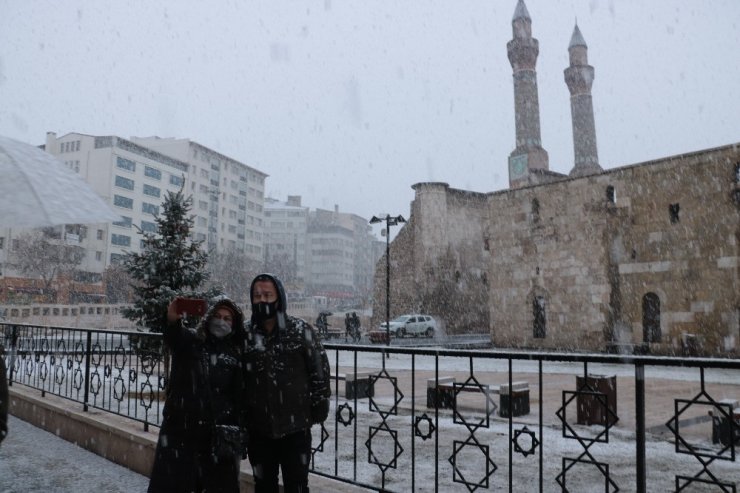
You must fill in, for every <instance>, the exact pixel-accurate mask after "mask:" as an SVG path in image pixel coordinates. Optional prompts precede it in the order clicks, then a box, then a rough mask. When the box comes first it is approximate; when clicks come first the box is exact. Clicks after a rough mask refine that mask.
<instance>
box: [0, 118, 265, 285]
mask: <svg viewBox="0 0 740 493" xmlns="http://www.w3.org/2000/svg"><path fill="white" fill-rule="evenodd" d="M44 149H45V150H46V151H47V152H49V153H50V154H52V155H54V156H57V157H58V158H59V159H60V160H61V161H62V162H64V163H65V164H66V165H67V166H68V167H69V168H70V169H72V170H74V171H75V172H76V173H79V174H80V176H81V177H82V178H84V179H85V180H86V181H87V183H89V184H90V185H91V187H92V188H93V189H94V190H95V191H96V192H97V193H98V194H99V195H100V196H101V197H102V198H103V199H104V200H106V201H107V202H108V203H110V204H111V206H112V207H113V209H114V210H115V211H116V212H118V213H119V214H120V215H121V221H119V222H116V223H113V224H98V225H90V224H88V225H66V226H60V227H58V228H55V229H54V231H52V232H51V235H52V238H54V239H56V240H58V241H64V242H66V243H67V244H71V245H79V246H81V247H83V248H84V252H85V255H84V258H83V260H82V263H81V264H80V266H79V267H78V269H77V270H78V271H79V273H78V277H79V281H80V282H81V283H85V282H87V283H90V282H93V283H94V282H96V281H99V280H100V278H101V274H102V273H103V271H104V270H105V269H106V267H108V266H109V265H111V264H115V263H117V262H118V261H120V259H121V258H122V256H123V255H124V254H125V253H126V252H138V251H140V249H141V235H140V234H139V233H138V230H137V227H138V228H141V230H142V231H145V232H154V231H156V223H155V222H154V218H155V215H156V214H157V213H159V212H160V207H161V204H162V201H163V200H164V197H165V195H166V193H167V192H168V191H173V192H175V191H178V190H180V189H184V191H185V193H186V194H187V195H192V196H193V209H192V213H193V214H194V215H195V224H194V228H193V231H192V235H193V239H195V240H203V241H204V247H205V248H207V249H208V251H209V252H220V251H227V250H229V249H233V250H236V251H239V252H243V253H244V254H245V255H247V256H249V257H251V258H253V259H256V260H260V261H261V260H262V257H263V246H262V242H263V230H264V218H263V217H264V216H263V215H264V211H263V203H264V186H265V178H266V177H267V175H266V174H265V173H263V172H261V171H259V170H256V169H254V168H252V167H250V166H247V165H246V164H244V163H241V162H239V161H236V160H234V159H232V158H229V157H228V156H225V155H223V154H220V153H218V152H216V151H214V150H212V149H209V148H207V147H205V146H203V145H201V144H198V143H196V142H193V141H190V140H188V139H160V138H157V137H151V138H131V139H124V138H121V137H117V136H111V135H108V136H94V135H86V134H81V133H74V132H73V133H69V134H66V135H64V136H61V137H57V135H56V134H55V133H53V132H49V133H48V134H47V136H46V142H45V145H44ZM24 232H25V231H24V230H17V229H14V230H10V229H4V230H2V229H0V263H1V264H2V265H1V270H0V297H2V298H5V299H7V298H8V293H9V291H11V292H23V291H24V290H25V291H27V292H28V293H30V294H34V293H36V292H37V291H38V288H37V286H36V284H38V283H34V282H32V281H34V280H31V279H28V280H24V279H21V276H20V275H19V273H18V272H16V271H14V269H13V267H12V265H11V264H12V262H10V260H11V257H12V255H13V253H12V250H13V245H14V241H17V239H18V237H19V236H20V235H22V234H23V233H24ZM5 288H8V289H5ZM10 288H12V289H10ZM98 294H100V293H98Z"/></svg>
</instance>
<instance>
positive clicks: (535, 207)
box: [532, 198, 540, 222]
mask: <svg viewBox="0 0 740 493" xmlns="http://www.w3.org/2000/svg"><path fill="white" fill-rule="evenodd" d="M532 221H534V222H539V221H540V201H539V200H538V199H536V198H534V199H532Z"/></svg>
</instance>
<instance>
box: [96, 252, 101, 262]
mask: <svg viewBox="0 0 740 493" xmlns="http://www.w3.org/2000/svg"><path fill="white" fill-rule="evenodd" d="M95 260H97V261H100V260H103V252H95Z"/></svg>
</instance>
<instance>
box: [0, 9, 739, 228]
mask: <svg viewBox="0 0 740 493" xmlns="http://www.w3.org/2000/svg"><path fill="white" fill-rule="evenodd" d="M215 4H218V7H217V8H216V7H214V5H215ZM526 5H527V8H528V10H529V12H530V14H531V16H532V19H533V32H534V36H535V37H536V38H537V39H539V43H540V56H539V60H538V64H537V72H538V83H539V88H540V92H539V96H540V107H541V126H542V142H543V146H544V148H545V149H546V150H547V151H548V153H549V155H550V168H551V169H552V170H555V171H559V172H563V173H567V172H568V171H569V170H570V168H571V167H572V160H573V147H572V131H571V120H570V104H569V93H568V90H567V87H566V86H565V83H564V81H563V69H564V68H565V67H566V66H567V64H568V53H567V46H568V42H569V40H570V36H571V34H572V31H573V26H574V22H575V20H576V18H577V19H578V24H579V27H580V28H581V31H582V33H583V36H584V38H585V39H586V42H587V43H588V46H589V62H590V63H591V65H593V66H594V67H595V69H596V80H595V83H594V87H593V96H594V109H595V118H596V131H597V140H598V146H599V157H600V161H601V164H602V166H603V167H605V168H611V167H615V166H621V165H626V164H632V163H636V162H641V161H646V160H649V159H653V158H658V157H663V156H667V155H672V154H678V153H682V152H686V151H694V150H699V149H705V148H709V147H713V146H718V145H724V144H729V143H734V142H738V141H740V133H739V132H738V124H737V115H738V114H740V98H739V97H737V93H738V84H739V83H740V82H739V81H740V63H738V55H737V47H738V46H740V2H738V1H737V0H714V1H712V2H711V4H707V3H704V2H697V1H695V0H650V1H649V2H645V1H644V0H619V1H617V0H557V1H555V0H526ZM515 6H516V1H515V0H454V1H453V0H446V1H442V0H429V1H415V2H398V1H389V0H374V1H367V0H344V1H339V0H319V1H298V0H292V1H287V0H249V1H246V0H234V1H220V2H216V3H214V2H198V1H194V0H178V1H174V0H172V1H164V0H140V1H138V0H131V1H127V2H113V1H98V0H66V1H65V2H58V1H52V0H36V1H33V2H25V1H19V0H0V12H2V13H3V14H2V16H0V134H1V135H6V136H9V137H13V138H16V139H19V140H24V141H26V142H30V143H34V144H40V143H43V141H44V136H45V133H46V132H47V131H54V132H57V134H58V135H63V134H65V133H68V132H71V131H77V132H83V133H89V134H94V135H105V134H114V135H119V136H122V137H129V136H132V135H136V136H150V135H158V136H161V137H178V138H184V137H187V138H191V139H193V140H196V141H198V142H200V143H202V144H204V145H206V146H209V147H212V148H214V149H216V150H218V151H220V152H222V153H224V154H227V155H229V156H231V157H233V158H235V159H238V160H240V161H243V162H245V163H247V164H249V165H251V166H254V167H256V168H258V169H260V170H262V171H264V172H266V173H268V174H269V175H270V178H269V179H268V182H267V189H268V194H269V195H272V196H274V197H277V198H280V199H285V197H286V196H287V195H288V194H291V195H302V196H303V204H304V205H307V206H309V207H322V208H333V207H334V204H338V205H339V207H340V210H342V211H345V212H354V213H357V214H360V215H362V216H365V217H370V216H371V215H373V214H378V213H380V212H388V213H391V214H394V215H395V214H403V215H405V216H408V212H409V204H410V201H411V200H412V199H413V191H412V189H411V185H412V184H414V183H417V182H422V181H442V182H447V183H449V184H450V185H451V186H453V187H456V188H463V189H469V190H475V191H480V192H488V191H493V190H500V189H502V188H506V187H507V185H508V175H507V171H506V169H507V157H508V154H509V153H510V152H511V150H512V149H513V147H514V113H513V85H512V76H511V67H510V65H509V61H508V59H507V54H506V42H507V41H508V40H510V39H511V36H512V34H511V17H512V14H513V12H514V8H515ZM377 229H379V228H376V230H377ZM376 232H377V231H376ZM393 233H395V231H393Z"/></svg>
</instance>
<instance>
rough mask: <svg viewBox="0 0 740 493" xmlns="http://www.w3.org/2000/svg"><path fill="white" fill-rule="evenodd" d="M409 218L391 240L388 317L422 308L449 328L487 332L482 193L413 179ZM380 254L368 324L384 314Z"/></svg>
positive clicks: (483, 198) (458, 330) (483, 195)
mask: <svg viewBox="0 0 740 493" xmlns="http://www.w3.org/2000/svg"><path fill="white" fill-rule="evenodd" d="M414 189H415V190H416V198H415V200H414V202H413V203H412V204H411V216H410V219H409V222H408V223H407V224H406V225H405V226H404V227H403V229H402V230H401V231H400V232H399V234H398V236H397V237H396V239H395V240H394V241H393V243H392V244H391V256H390V258H391V292H390V294H391V296H390V298H391V318H394V317H395V316H398V315H401V314H404V313H424V314H429V315H432V316H434V317H435V319H437V322H438V325H439V326H440V327H441V328H442V330H444V331H446V332H447V333H449V334H454V333H465V332H487V330H488V325H489V323H488V308H487V299H488V282H489V280H488V274H487V271H486V267H487V255H486V250H485V248H486V239H485V238H484V235H483V226H484V225H485V223H486V216H487V214H488V210H487V207H486V195H485V194H480V193H475V192H467V191H463V190H456V189H451V188H449V186H448V185H447V184H445V183H419V184H416V185H414ZM385 262H386V260H385V257H383V258H381V260H380V261H379V262H378V264H377V266H376V273H375V290H374V296H373V301H374V304H373V314H374V316H373V324H374V325H377V324H378V323H379V322H381V321H383V320H384V319H385V279H386V278H385V267H386V264H385Z"/></svg>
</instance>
